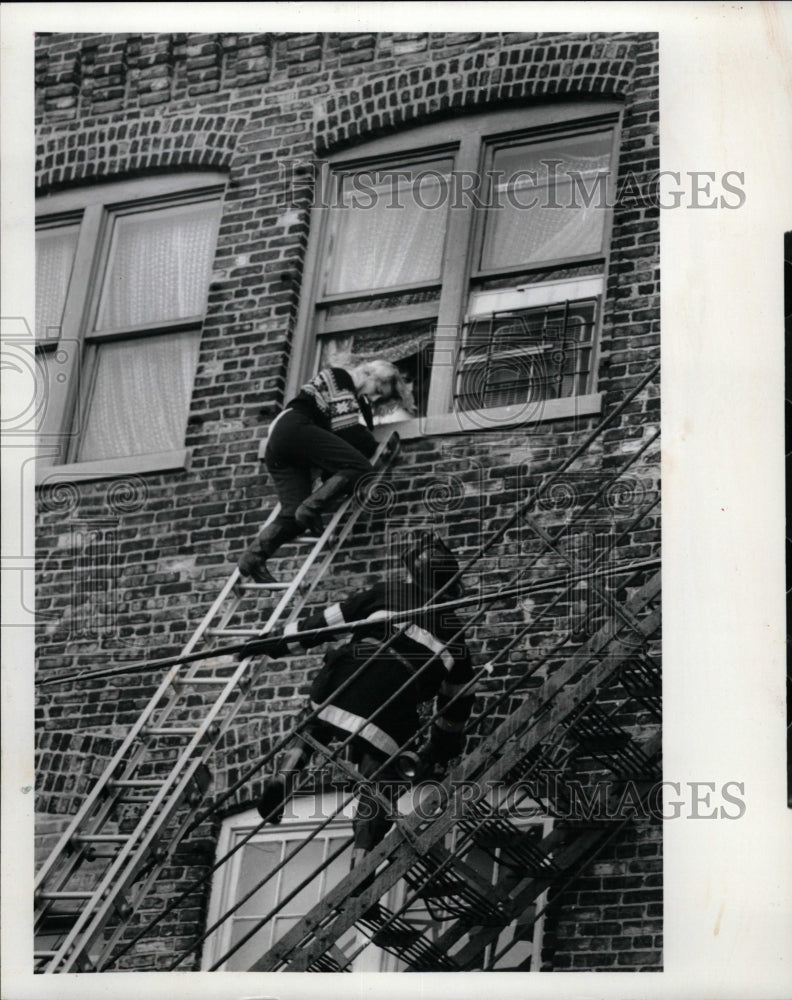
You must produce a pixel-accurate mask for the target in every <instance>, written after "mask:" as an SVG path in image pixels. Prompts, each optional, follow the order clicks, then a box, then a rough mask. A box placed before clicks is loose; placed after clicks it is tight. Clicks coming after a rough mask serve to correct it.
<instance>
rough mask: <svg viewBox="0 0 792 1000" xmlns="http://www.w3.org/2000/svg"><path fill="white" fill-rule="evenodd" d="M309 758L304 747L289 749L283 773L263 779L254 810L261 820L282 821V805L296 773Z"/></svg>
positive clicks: (308, 752)
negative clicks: (259, 795) (262, 785)
mask: <svg viewBox="0 0 792 1000" xmlns="http://www.w3.org/2000/svg"><path fill="white" fill-rule="evenodd" d="M309 756H310V751H309V750H308V748H307V747H305V746H302V745H298V746H293V747H290V748H289V749H288V750H287V751H286V753H285V754H284V757H283V763H282V772H283V773H282V774H277V775H276V776H275V777H274V778H266V779H265V781H264V788H263V791H262V793H261V797H260V798H259V800H258V802H257V803H256V810H257V811H258V814H259V816H261V818H262V819H263V820H266V821H267V822H268V823H280V821H281V820H282V819H283V804H284V803H285V801H286V799H287V798H288V796H289V795H290V794H291V791H292V789H293V788H294V782H295V780H296V778H297V773H298V771H299V770H300V768H301V767H302V766H303V764H304V763H305V762H306V760H307V759H308V757H309ZM270 813H272V815H270Z"/></svg>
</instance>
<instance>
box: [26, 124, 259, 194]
mask: <svg viewBox="0 0 792 1000" xmlns="http://www.w3.org/2000/svg"><path fill="white" fill-rule="evenodd" d="M244 126H245V122H244V120H243V119H229V118H226V117H225V116H220V115H207V114H195V115H176V116H173V117H171V118H162V117H153V116H152V117H147V118H142V119H139V120H132V121H129V120H127V121H121V122H117V121H106V122H92V123H90V124H86V125H84V126H83V127H81V128H80V129H69V130H68V131H62V130H58V132H57V133H53V134H52V135H49V136H46V137H45V138H44V139H43V140H42V142H41V143H39V145H38V146H37V149H36V192H37V194H46V193H49V192H50V191H55V190H58V189H60V188H62V187H66V186H73V185H75V184H81V183H96V182H98V181H105V180H120V179H123V178H125V177H136V176H141V175H143V174H146V175H150V174H154V173H157V172H159V171H163V170H175V169H177V170H191V169H193V170H199V169H203V170H206V169H213V170H225V171H228V172H229V174H230V176H231V179H233V178H234V173H235V155H236V146H237V140H238V137H239V134H240V132H241V131H242V129H243V128H244Z"/></svg>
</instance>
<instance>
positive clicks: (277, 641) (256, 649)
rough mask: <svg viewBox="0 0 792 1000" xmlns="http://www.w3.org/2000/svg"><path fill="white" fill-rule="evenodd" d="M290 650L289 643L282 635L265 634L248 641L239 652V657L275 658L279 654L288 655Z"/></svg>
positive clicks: (242, 658)
mask: <svg viewBox="0 0 792 1000" xmlns="http://www.w3.org/2000/svg"><path fill="white" fill-rule="evenodd" d="M288 652H289V643H288V642H287V641H286V639H284V638H283V636H282V635H263V636H261V638H259V639H251V640H250V642H246V643H245V645H244V646H243V648H242V651H241V652H240V654H239V659H240V660H244V659H246V658H247V657H248V656H261V655H264V656H270V657H272V658H273V659H275V658H276V657H278V656H286V655H287V654H288Z"/></svg>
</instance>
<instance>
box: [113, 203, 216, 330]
mask: <svg viewBox="0 0 792 1000" xmlns="http://www.w3.org/2000/svg"><path fill="white" fill-rule="evenodd" d="M216 216H217V207H216V204H215V203H212V202H206V203H201V204H197V205H187V206H177V207H174V208H168V209H160V210H158V211H155V212H144V213H137V214H135V215H129V216H120V217H118V218H117V219H116V222H115V226H114V229H113V240H112V244H111V247H110V255H109V261H108V268H107V272H106V275H105V280H104V285H103V288H102V296H101V300H100V305H99V315H98V317H97V320H96V329H97V330H98V331H101V330H114V329H117V328H119V327H132V326H143V325H146V324H149V325H153V324H155V323H159V322H163V321H166V320H173V319H183V318H185V317H187V316H196V315H199V314H201V313H202V312H203V311H204V308H205V307H206V287H207V282H208V279H209V270H210V268H211V264H212V252H213V250H214V233H215V229H216V225H217V222H216Z"/></svg>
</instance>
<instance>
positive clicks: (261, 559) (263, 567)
mask: <svg viewBox="0 0 792 1000" xmlns="http://www.w3.org/2000/svg"><path fill="white" fill-rule="evenodd" d="M295 534H296V532H295V530H294V529H292V528H290V527H289V526H288V525H284V524H282V523H279V522H278V521H273V522H272V524H268V525H267V527H266V528H264V529H263V530H262V531H261V532H260V533H259V536H258V538H257V539H256V540H255V542H253V544H252V545H251V546H250V548H249V549H248V550H247V551H246V552H243V554H242V556H241V557H240V559H239V563H238V565H239V572H240V574H241V575H242V576H249V577H251V579H252V580H253V581H254V582H255V583H276V582H277V581H276V580H275V577H274V576H273V575H272V573H270V571H269V570H268V569H267V559H269V557H270V556H271V555H273V554H274V553H275V551H276V550H277V549H279V548H280V547H281V545H283V543H284V542H288V541H290V540H291V539H292V538H294V537H295Z"/></svg>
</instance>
